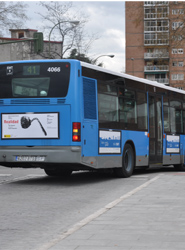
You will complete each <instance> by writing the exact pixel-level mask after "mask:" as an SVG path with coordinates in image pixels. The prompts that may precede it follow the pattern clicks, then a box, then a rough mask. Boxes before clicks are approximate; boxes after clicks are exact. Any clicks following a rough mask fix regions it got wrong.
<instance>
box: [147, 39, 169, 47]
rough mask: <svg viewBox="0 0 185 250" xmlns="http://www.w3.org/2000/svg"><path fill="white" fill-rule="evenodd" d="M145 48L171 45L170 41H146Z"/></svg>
mask: <svg viewBox="0 0 185 250" xmlns="http://www.w3.org/2000/svg"><path fill="white" fill-rule="evenodd" d="M144 45H145V46H149V45H152V46H160V45H169V39H144Z"/></svg>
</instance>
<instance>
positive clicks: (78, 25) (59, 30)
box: [38, 1, 98, 58]
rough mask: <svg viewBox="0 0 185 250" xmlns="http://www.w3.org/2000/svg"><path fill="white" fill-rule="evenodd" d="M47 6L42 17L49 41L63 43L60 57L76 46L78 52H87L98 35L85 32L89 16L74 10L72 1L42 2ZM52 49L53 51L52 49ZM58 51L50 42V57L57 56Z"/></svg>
mask: <svg viewBox="0 0 185 250" xmlns="http://www.w3.org/2000/svg"><path fill="white" fill-rule="evenodd" d="M40 5H41V6H42V7H43V8H45V11H44V14H43V13H38V14H39V15H40V16H41V17H42V21H43V29H44V32H45V33H46V34H47V35H48V40H49V42H50V41H51V40H52V41H54V40H56V39H57V40H58V41H61V43H62V48H61V53H60V55H58V56H60V58H64V57H65V56H66V54H68V53H69V51H71V50H72V49H74V48H76V49H77V50H78V53H80V54H82V53H83V54H87V52H88V50H89V49H90V47H91V45H92V43H93V41H95V40H96V39H98V36H97V35H95V34H92V35H91V36H89V35H87V34H84V33H85V32H84V27H85V24H86V22H87V16H85V14H84V13H81V12H79V11H74V10H73V4H72V2H62V3H61V2H59V1H57V2H40ZM50 50H51V51H50ZM55 55H56V51H52V48H51V46H50V44H49V53H48V57H49V58H55Z"/></svg>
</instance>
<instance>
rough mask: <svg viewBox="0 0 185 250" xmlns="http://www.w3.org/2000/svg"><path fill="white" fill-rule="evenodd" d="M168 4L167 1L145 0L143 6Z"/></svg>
mask: <svg viewBox="0 0 185 250" xmlns="http://www.w3.org/2000/svg"><path fill="white" fill-rule="evenodd" d="M161 5H162V6H168V5H169V2H168V1H145V2H144V6H161Z"/></svg>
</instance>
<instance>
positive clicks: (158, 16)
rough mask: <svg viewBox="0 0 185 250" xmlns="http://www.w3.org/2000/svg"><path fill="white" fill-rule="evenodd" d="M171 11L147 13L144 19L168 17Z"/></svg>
mask: <svg viewBox="0 0 185 250" xmlns="http://www.w3.org/2000/svg"><path fill="white" fill-rule="evenodd" d="M168 18H169V13H167V12H166V13H145V14H144V19H154V20H156V19H168Z"/></svg>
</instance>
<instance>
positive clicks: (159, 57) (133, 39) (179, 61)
mask: <svg viewBox="0 0 185 250" xmlns="http://www.w3.org/2000/svg"><path fill="white" fill-rule="evenodd" d="M125 6H126V7H125V8H126V11H125V12H126V13H125V15H126V73H128V74H132V75H135V76H138V77H142V78H146V79H149V80H152V81H157V82H159V83H161V84H165V85H170V86H172V87H176V88H180V89H185V16H184V12H185V2H182V1H178V2H177V1H175V2H174V1H171V2H168V1H145V2H141V1H138V2H132V1H127V2H126V4H125Z"/></svg>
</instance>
